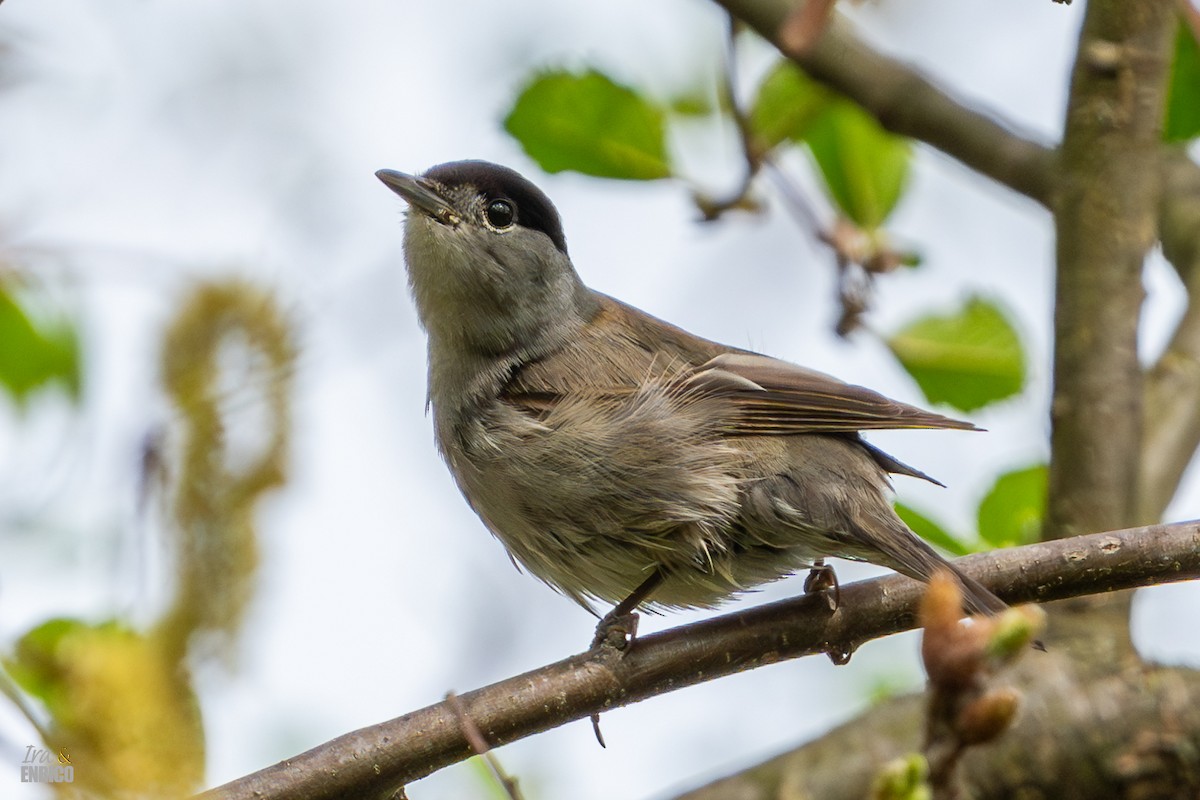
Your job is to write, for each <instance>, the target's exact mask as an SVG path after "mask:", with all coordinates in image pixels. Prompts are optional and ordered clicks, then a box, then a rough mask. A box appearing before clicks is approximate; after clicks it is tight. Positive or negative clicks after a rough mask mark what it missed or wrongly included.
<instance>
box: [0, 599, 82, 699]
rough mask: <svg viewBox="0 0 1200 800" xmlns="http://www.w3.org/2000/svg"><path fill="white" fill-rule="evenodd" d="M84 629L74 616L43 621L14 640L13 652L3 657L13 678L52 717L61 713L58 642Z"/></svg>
mask: <svg viewBox="0 0 1200 800" xmlns="http://www.w3.org/2000/svg"><path fill="white" fill-rule="evenodd" d="M88 628H89V626H88V625H86V624H85V623H83V622H81V621H80V620H77V619H67V618H58V619H51V620H47V621H46V622H43V623H42V624H41V625H38V626H37V627H36V628H33V629H32V630H30V631H27V632H26V633H25V635H24V636H22V637H21V638H20V639H18V640H17V644H16V648H15V650H14V653H13V655H12V656H9V657H5V659H4V667H5V669H7V670H8V673H9V674H10V675H11V676H12V679H13V681H15V682H16V684H17V685H18V686H20V687H21V688H22V689H23V690H24V691H25V692H26V693H28V694H29V695H31V696H32V697H36V698H37V699H38V700H41V701H42V703H44V704H45V706H46V709H47V710H48V711H49V712H50V715H51V716H53V717H56V718H57V717H59V716H61V715H62V713H63V711H64V707H63V703H64V696H65V694H66V691H65V687H64V686H63V684H62V678H61V676H60V670H59V667H58V656H57V652H58V647H59V644H60V643H61V642H63V641H65V640H67V639H69V638H70V637H72V636H77V635H79V634H80V632H82V631H86V630H88Z"/></svg>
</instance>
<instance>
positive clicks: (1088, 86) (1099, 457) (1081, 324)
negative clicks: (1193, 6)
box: [1044, 0, 1176, 537]
mask: <svg viewBox="0 0 1200 800" xmlns="http://www.w3.org/2000/svg"><path fill="white" fill-rule="evenodd" d="M1175 25H1176V19H1175V6H1174V2H1173V0H1143V2H1139V3H1127V2H1125V0H1092V2H1090V3H1088V7H1087V12H1086V16H1085V17H1084V23H1083V29H1082V31H1081V33H1080V40H1079V50H1078V53H1077V55H1076V58H1075V66H1074V69H1073V70H1072V75H1071V93H1070V101H1069V104H1068V107H1067V122H1066V130H1065V133H1064V137H1063V144H1062V147H1061V148H1060V152H1061V155H1060V158H1059V169H1058V187H1057V189H1056V196H1057V197H1058V202H1056V203H1055V209H1054V210H1055V230H1056V232H1057V261H1058V270H1057V285H1056V287H1055V297H1056V303H1055V314H1054V335H1055V336H1054V345H1055V349H1054V394H1053V399H1052V401H1051V406H1050V420H1051V433H1050V452H1051V457H1050V491H1049V505H1048V507H1047V510H1046V529H1045V532H1044V535H1045V536H1047V537H1058V536H1070V535H1074V534H1077V533H1082V532H1085V531H1088V530H1102V529H1104V528H1111V527H1116V526H1120V525H1130V524H1134V523H1135V522H1138V521H1143V520H1136V515H1137V513H1138V511H1139V503H1138V498H1137V490H1138V487H1139V482H1138V478H1139V464H1138V462H1139V459H1138V458H1135V457H1132V456H1133V455H1135V454H1140V453H1141V452H1142V448H1141V445H1142V399H1143V396H1142V370H1141V365H1140V363H1139V362H1138V353H1137V341H1138V339H1137V334H1138V319H1139V311H1140V308H1141V305H1142V301H1143V299H1144V291H1143V288H1142V271H1143V265H1144V262H1145V258H1146V253H1147V251H1148V250H1149V249H1150V246H1151V245H1152V244H1153V243H1154V240H1155V233H1156V230H1157V216H1158V210H1159V201H1160V198H1161V196H1162V192H1161V182H1160V180H1159V176H1160V173H1159V153H1160V147H1161V145H1160V141H1161V138H1162V118H1163V107H1164V100H1165V95H1166V83H1167V67H1168V64H1169V63H1170V57H1169V53H1170V52H1171V42H1172V41H1173V36H1174V33H1175Z"/></svg>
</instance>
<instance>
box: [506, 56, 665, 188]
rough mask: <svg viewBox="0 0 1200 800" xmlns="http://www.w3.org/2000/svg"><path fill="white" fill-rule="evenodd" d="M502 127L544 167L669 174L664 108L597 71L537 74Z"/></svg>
mask: <svg viewBox="0 0 1200 800" xmlns="http://www.w3.org/2000/svg"><path fill="white" fill-rule="evenodd" d="M504 128H505V130H507V131H508V132H509V133H510V134H512V136H513V137H514V138H516V140H517V141H519V142H520V143H521V146H522V147H523V148H525V152H526V153H528V154H529V156H530V158H532V159H533V160H534V161H536V162H537V163H538V165H539V166H541V168H542V169H544V170H546V171H547V172H563V171H564V170H573V171H575V172H582V173H583V174H585V175H595V176H596V177H600V178H621V179H625V180H654V179H656V178H667V177H670V175H671V167H670V164H669V163H668V160H667V147H666V123H665V115H664V113H663V111H662V109H661V108H659V107H658V106H656V105H655V104H653V103H652V102H650V100H648V99H647V98H645V97H644V96H642V95H640V94H638V93H637V92H636V91H634V90H633V89H630V88H629V87H627V86H621V85H620V84H618V83H616V82H614V81H613V80H612V79H610V78H609V77H608V76H606V75H603V74H602V73H600V72H597V71H596V70H589V71H587V72H585V73H583V74H582V75H575V74H573V73H569V72H547V73H544V74H542V75H541V76H539V77H537V78H535V79H534V80H533V82H532V83H530V84H529V85H528V86H526V87H525V89H524V90H523V91H522V92H521V94H520V96H519V97H518V98H517V101H516V103H514V104H513V107H512V111H510V112H509V114H508V117H507V118H506V119H505V120H504Z"/></svg>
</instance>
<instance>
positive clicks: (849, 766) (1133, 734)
mask: <svg viewBox="0 0 1200 800" xmlns="http://www.w3.org/2000/svg"><path fill="white" fill-rule="evenodd" d="M1085 657H1086V656H1085ZM1023 661H1024V663H1023V664H1022V665H1021V666H1020V667H1019V668H1018V669H1017V671H1016V672H1015V673H1013V674H1010V675H1008V676H1007V677H1006V679H1005V683H1006V684H1008V685H1012V686H1017V687H1020V691H1021V694H1022V699H1021V711H1020V714H1019V718H1018V721H1017V724H1016V726H1015V727H1014V728H1012V729H1011V730H1009V731H1008V732H1007V733H1005V734H1004V735H1003V736H1002V737H1001V738H1000V739H999V740H998V741H996V742H995V743H993V744H989V745H985V746H983V747H980V748H977V749H973V750H972V752H970V753H968V754H967V755H966V756H965V757H964V759H963V763H962V764H961V765H960V769H961V774H962V778H963V783H964V788H965V790H966V791H965V792H964V796H966V797H970V798H973V800H1012V798H1056V800H1093V799H1094V798H1114V799H1116V800H1133V799H1134V798H1184V797H1187V798H1194V797H1196V796H1197V793H1198V792H1200V776H1197V774H1196V772H1195V770H1194V768H1193V767H1192V765H1193V764H1194V763H1195V757H1194V755H1193V751H1194V749H1195V746H1196V742H1198V741H1200V672H1196V671H1195V670H1190V669H1185V668H1178V667H1165V666H1149V665H1140V666H1139V667H1138V668H1137V669H1121V668H1120V667H1119V666H1117V665H1113V664H1109V665H1108V669H1107V670H1106V671H1105V672H1104V674H1102V675H1083V674H1080V673H1079V671H1078V669H1077V667H1079V666H1080V665H1081V664H1084V663H1085V662H1084V660H1083V658H1076V657H1074V654H1070V655H1064V654H1063V653H1060V652H1059V651H1058V650H1057V649H1056V648H1052V649H1051V650H1050V652H1049V653H1030V654H1029V655H1028V656H1027V657H1026V658H1024V659H1023ZM926 705H927V700H926V698H925V697H924V696H923V695H919V694H914V695H907V696H904V697H899V698H896V699H893V700H889V701H888V702H886V703H883V704H881V705H879V706H876V707H874V708H872V709H871V711H870V712H869V713H868V714H866V715H863V716H860V717H858V718H856V719H854V720H851V721H850V722H847V723H846V724H844V725H842V726H840V727H838V728H835V729H834V730H832V731H830V732H829V733H827V734H825V735H823V736H822V737H821V738H820V739H816V740H814V741H812V742H809V743H807V744H805V745H803V746H801V747H799V748H797V749H795V750H792V751H791V752H788V753H785V754H783V755H780V756H777V757H775V758H772V759H771V760H769V761H766V762H763V763H761V764H758V765H755V766H753V767H751V768H749V769H747V770H745V771H744V772H740V773H738V774H736V775H731V776H729V777H727V778H722V779H720V780H717V781H714V782H713V783H711V784H708V785H707V786H704V787H703V788H699V789H696V790H694V791H691V792H687V793H685V794H682V795H680V796H679V797H677V798H676V800H778V798H782V797H795V798H801V797H803V798H821V800H863V798H866V797H870V796H871V793H870V792H871V784H872V782H873V781H874V780H875V777H876V776H877V775H878V774H879V773H880V771H881V769H882V768H883V767H884V765H885V764H887V763H888V762H889V761H891V760H892V759H894V758H899V757H900V756H903V755H905V754H908V753H913V752H918V751H919V750H920V748H921V730H922V727H923V719H924V716H925V713H926Z"/></svg>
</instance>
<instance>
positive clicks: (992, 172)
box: [715, 0, 1055, 206]
mask: <svg viewBox="0 0 1200 800" xmlns="http://www.w3.org/2000/svg"><path fill="white" fill-rule="evenodd" d="M715 2H716V3H717V4H718V5H720V6H721V7H722V8H724V9H725V10H726V11H728V12H729V14H731V15H732V16H733V17H734V18H736V19H738V20H741V21H742V22H744V23H746V24H747V25H749V26H750V27H751V28H753V29H754V30H755V31H756V32H758V34H759V35H760V36H762V37H763V38H764V39H766V40H767V41H769V42H771V43H772V44H774V45H775V46H776V47H778V48H779V50H780V52H782V53H783V54H784V55H786V56H787V57H788V58H790V59H792V60H793V61H794V62H796V63H797V64H798V65H800V66H801V67H803V68H804V70H805V71H806V72H808V74H810V75H812V76H813V77H814V78H816V79H817V80H819V81H821V82H823V83H825V84H826V85H828V86H830V87H831V88H833V89H836V90H838V91H839V92H841V93H842V94H844V95H846V96H847V97H849V98H850V99H852V100H854V101H855V102H856V103H858V104H859V105H861V106H862V107H863V108H865V109H866V110H867V111H868V112H870V113H871V114H873V115H874V116H875V117H876V118H877V119H878V120H879V122H880V124H881V125H883V126H884V127H885V128H887V129H888V130H890V131H892V132H893V133H898V134H901V135H903V136H910V137H912V138H914V139H918V140H920V141H923V142H926V143H928V144H931V145H933V146H934V147H936V148H938V149H939V150H941V151H942V152H944V153H946V154H947V155H949V156H951V157H953V158H956V159H958V160H959V161H961V162H962V163H963V164H964V165H966V166H968V167H970V168H971V169H973V170H975V171H976V172H979V173H981V174H983V175H986V176H988V177H989V178H993V179H994V180H997V181H999V182H1000V183H1002V184H1004V185H1005V186H1008V187H1009V188H1011V189H1013V190H1014V191H1017V192H1020V193H1021V194H1023V195H1026V196H1027V197H1030V198H1032V199H1034V200H1036V201H1038V202H1039V203H1041V204H1042V205H1044V206H1049V205H1050V204H1051V200H1052V197H1051V189H1052V186H1053V183H1052V178H1053V172H1054V170H1053V167H1054V161H1055V153H1054V151H1053V150H1052V149H1050V148H1048V147H1045V146H1044V145H1041V144H1038V143H1037V142H1034V141H1033V140H1031V139H1029V138H1028V137H1025V136H1022V135H1021V134H1019V133H1017V132H1016V131H1015V129H1014V127H1013V126H1011V125H1008V124H1005V123H1001V122H998V121H997V118H996V115H995V114H991V113H984V112H981V111H977V110H975V109H972V108H970V107H969V106H967V105H966V104H964V103H963V102H961V101H959V100H956V99H955V98H953V97H951V96H950V95H949V94H947V93H946V92H945V91H943V90H942V89H939V88H938V87H937V86H935V85H934V84H933V83H932V82H931V81H930V80H929V79H928V78H926V77H925V76H924V75H922V74H921V73H920V72H917V71H916V70H914V69H913V68H911V67H909V66H908V65H906V64H904V63H902V62H900V61H897V60H895V59H892V58H888V57H887V56H884V55H882V54H880V53H878V52H876V51H875V50H874V49H872V48H871V47H868V46H867V45H866V44H864V43H863V42H862V41H861V40H860V39H859V38H858V37H857V36H855V35H854V34H853V32H852V31H851V30H850V28H849V26H848V25H847V24H846V22H845V20H843V19H842V18H841V16H840V15H839V14H837V13H836V12H835V13H834V14H832V15H831V16H830V18H829V20H828V24H827V25H826V27H825V29H824V30H823V32H822V33H821V35H820V37H819V38H818V39H817V40H816V41H815V42H813V43H811V45H810V46H808V47H806V48H804V49H803V50H797V49H795V48H793V47H790V46H789V43H788V41H787V36H786V23H787V21H788V19H789V18H790V17H791V16H792V14H793V13H794V11H795V9H797V8H801V9H802V8H803V7H804V4H803V3H801V2H798V1H797V0H715Z"/></svg>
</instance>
